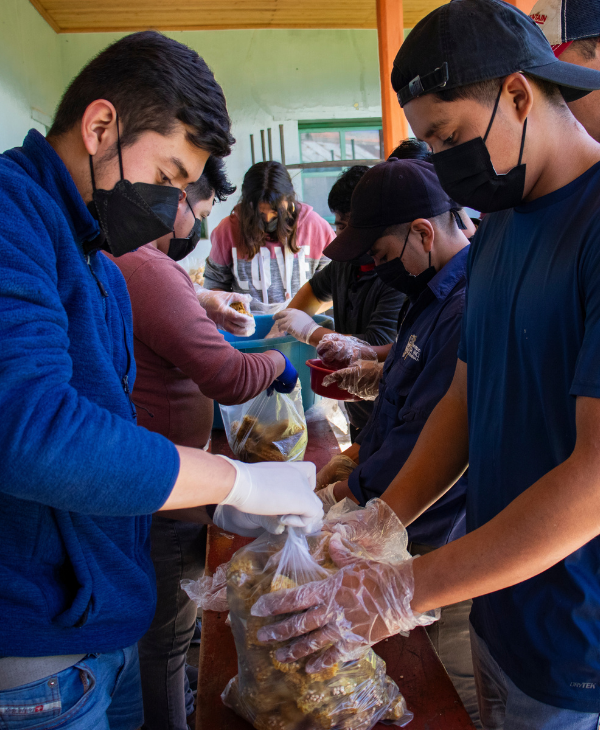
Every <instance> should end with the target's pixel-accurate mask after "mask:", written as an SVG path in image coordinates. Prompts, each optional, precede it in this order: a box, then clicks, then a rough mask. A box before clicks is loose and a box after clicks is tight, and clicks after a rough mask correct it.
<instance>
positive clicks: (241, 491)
mask: <svg viewBox="0 0 600 730" xmlns="http://www.w3.org/2000/svg"><path fill="white" fill-rule="evenodd" d="M217 458H219V459H224V460H225V461H227V462H229V463H230V464H232V465H233V466H234V468H235V470H236V473H237V474H236V479H235V482H234V485H233V488H232V489H231V491H230V492H229V494H228V495H227V497H226V498H225V499H224V500H222V501H221V505H224V506H225V505H230V506H231V507H235V508H236V509H238V510H239V511H240V512H247V513H248V514H251V515H268V516H276V517H278V519H279V522H280V523H281V524H283V525H291V526H292V527H298V528H300V529H301V530H303V531H304V532H306V533H311V532H315V531H316V530H318V529H319V528H320V527H321V524H322V522H323V505H322V503H321V500H320V499H319V498H318V497H317V496H316V495H315V493H314V489H315V479H316V474H315V465H314V464H312V463H310V462H309V461H300V462H294V463H285V464H280V463H278V462H277V463H275V462H262V463H259V464H244V463H242V462H241V461H234V460H233V459H228V458H227V457H226V456H220V455H218V456H217Z"/></svg>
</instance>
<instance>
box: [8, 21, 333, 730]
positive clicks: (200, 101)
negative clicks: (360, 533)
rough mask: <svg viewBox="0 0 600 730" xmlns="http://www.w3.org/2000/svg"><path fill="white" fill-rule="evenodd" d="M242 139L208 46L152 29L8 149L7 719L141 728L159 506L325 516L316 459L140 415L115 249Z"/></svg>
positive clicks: (243, 520) (122, 44) (159, 226)
mask: <svg viewBox="0 0 600 730" xmlns="http://www.w3.org/2000/svg"><path fill="white" fill-rule="evenodd" d="M233 141H234V140H233V138H232V137H231V134H230V120H229V117H228V114H227V109H226V105H225V99H224V97H223V93H222V90H221V88H220V87H219V85H218V84H217V83H216V81H215V79H214V77H213V75H212V73H211V72H210V70H209V69H208V67H207V66H206V64H205V63H204V61H203V60H202V59H201V58H200V57H199V56H198V55H197V54H196V53H195V52H193V51H191V50H190V49H189V48H187V47H186V46H183V45H181V44H179V43H177V42H175V41H172V40H170V39H168V38H165V37H164V36H162V35H160V34H158V33H154V32H147V33H138V34H134V35H132V36H128V37H126V38H123V39H121V40H120V41H117V42H116V43H115V44H113V45H112V46H110V47H109V48H108V49H106V50H105V51H104V52H103V53H101V54H100V55H99V56H98V57H97V58H95V59H94V60H93V61H92V62H91V63H90V64H88V66H87V67H86V68H85V69H84V70H83V71H82V72H81V74H80V75H79V76H78V77H77V78H76V79H75V80H74V81H73V82H72V84H71V86H70V87H69V89H68V90H67V92H66V94H65V96H64V98H63V100H62V102H61V104H60V106H59V109H58V111H57V115H56V118H55V120H54V124H53V127H52V129H51V130H50V133H49V135H48V139H47V140H46V139H44V138H43V137H42V136H41V135H40V134H39V133H37V132H36V131H31V132H30V133H29V134H28V135H27V137H26V139H25V141H24V144H23V146H22V147H21V148H18V149H13V150H9V151H8V152H6V153H5V154H4V155H2V156H0V373H1V375H0V412H1V413H2V425H1V426H0V453H1V454H2V459H1V460H0V615H1V616H2V621H1V622H0V725H1V726H3V727H4V726H5V727H12V725H11V723H12V722H15V721H18V722H19V727H29V725H27V724H25V723H26V722H27V720H28V719H29V718H30V717H31V723H32V724H31V726H32V727H33V726H35V727H50V726H52V727H54V726H56V727H58V726H60V727H61V728H77V730H87V729H88V728H89V729H90V730H91V729H92V728H94V729H97V728H109V727H110V728H111V730H115V729H118V730H133V729H134V728H137V727H139V725H140V724H141V722H142V716H141V692H140V683H139V671H138V665H137V652H136V649H135V644H136V642H137V640H138V639H139V638H140V637H141V636H142V635H143V634H144V632H145V631H146V629H147V628H148V626H149V625H150V622H151V620H152V616H153V614H154V607H155V593H156V590H155V584H154V572H153V569H152V563H151V561H150V552H149V540H148V533H149V527H150V519H151V518H150V515H151V513H152V512H155V511H157V510H160V509H166V510H174V509H175V510H177V509H180V510H185V509H186V508H193V507H196V506H199V505H207V504H218V505H219V506H218V507H217V513H218V515H220V517H219V524H221V525H224V526H226V527H227V528H228V529H233V530H235V529H238V528H241V529H250V527H249V526H250V525H253V526H254V529H256V530H258V529H260V528H261V527H266V528H267V529H274V527H276V526H277V523H279V518H278V515H279V514H282V513H285V514H288V513H290V512H293V513H296V515H297V516H299V517H300V518H301V520H302V521H303V524H305V525H306V526H307V529H309V528H310V527H311V525H312V524H314V522H315V521H318V520H319V517H320V514H319V513H320V503H319V506H318V507H316V506H315V502H317V503H318V502H319V500H318V499H317V498H316V497H315V496H314V494H312V488H313V487H314V478H313V479H312V480H311V473H310V467H307V466H304V467H303V469H302V468H300V467H298V466H296V467H294V466H292V465H279V466H276V465H270V464H268V465H254V466H252V467H250V468H249V467H248V466H246V465H240V464H237V463H234V462H230V461H228V460H226V459H224V458H222V457H217V456H211V455H209V454H206V453H204V452H202V451H200V450H196V449H191V448H186V447H178V446H175V445H174V444H172V443H170V442H169V441H168V440H167V439H165V438H163V437H162V436H160V435H158V434H155V433H151V432H149V431H147V430H145V429H142V428H140V427H138V426H137V425H136V418H135V407H134V404H133V403H132V401H131V395H130V391H131V388H132V386H133V380H134V378H135V363H134V361H133V355H132V353H133V346H132V323H131V307H130V304H129V298H128V295H127V289H126V286H125V282H124V280H123V278H122V276H121V274H120V272H119V271H118V269H117V267H116V266H115V265H114V264H113V263H112V262H110V261H109V260H108V259H107V258H106V257H105V256H102V255H99V250H100V249H101V248H105V249H107V250H109V251H111V252H112V253H113V254H115V255H122V254H125V253H127V251H129V250H132V249H134V248H136V247H137V246H139V245H142V244H145V243H148V242H150V241H152V240H154V239H155V238H157V237H158V235H159V234H160V235H164V234H165V233H166V232H168V231H169V230H173V224H174V220H175V215H176V212H177V206H178V202H179V199H180V191H181V190H183V189H184V188H185V187H186V186H187V184H188V183H190V182H191V181H194V180H196V179H197V178H198V177H199V176H200V174H201V173H202V169H203V167H204V163H205V161H206V159H207V158H208V156H209V155H211V154H213V155H215V156H218V157H223V156H225V155H227V154H229V152H230V148H231V144H232V143H233ZM86 203H87V205H86ZM280 365H281V366H280V367H279V373H280V375H279V377H278V380H277V381H276V387H278V388H280V389H282V390H285V389H286V388H288V387H289V386H290V384H291V382H290V381H292V380H294V378H293V376H292V377H291V378H288V377H287V376H286V370H287V367H286V369H285V370H284V365H285V363H284V362H283V361H282V363H280ZM256 467H258V469H256ZM313 469H314V467H313ZM282 485H285V486H282ZM288 487H289V489H288ZM238 508H239V509H238ZM217 513H215V521H217Z"/></svg>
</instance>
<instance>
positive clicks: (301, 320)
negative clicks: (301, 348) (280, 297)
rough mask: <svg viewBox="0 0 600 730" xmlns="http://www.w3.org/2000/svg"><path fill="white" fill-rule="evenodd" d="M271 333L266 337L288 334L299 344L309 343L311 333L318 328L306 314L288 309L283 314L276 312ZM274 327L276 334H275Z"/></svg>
mask: <svg viewBox="0 0 600 730" xmlns="http://www.w3.org/2000/svg"><path fill="white" fill-rule="evenodd" d="M273 321H274V322H275V324H274V325H273V327H272V329H271V331H270V332H269V334H268V335H267V336H268V337H281V336H282V335H283V334H284V333H286V332H287V333H288V335H291V336H292V337H295V338H296V339H297V340H299V341H300V342H305V343H306V344H308V343H309V340H310V336H311V335H312V333H313V332H314V331H315V330H316V329H318V328H319V325H318V324H317V323H316V322H315V320H314V319H313V318H312V317H311V316H310V315H309V314H306V312H303V311H302V310H300V309H291V308H290V307H288V308H287V309H284V310H283V312H278V313H277V314H276V315H275V316H274V317H273ZM275 326H277V333H276V334H275Z"/></svg>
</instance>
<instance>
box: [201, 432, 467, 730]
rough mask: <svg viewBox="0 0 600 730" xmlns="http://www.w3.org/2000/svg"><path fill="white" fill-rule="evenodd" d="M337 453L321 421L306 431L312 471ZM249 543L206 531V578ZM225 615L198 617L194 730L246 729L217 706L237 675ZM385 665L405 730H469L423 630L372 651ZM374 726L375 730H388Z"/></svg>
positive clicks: (221, 445) (216, 438)
mask: <svg viewBox="0 0 600 730" xmlns="http://www.w3.org/2000/svg"><path fill="white" fill-rule="evenodd" d="M212 452H213V453H221V454H225V455H230V454H231V452H230V451H229V447H228V446H227V440H226V438H225V434H224V432H222V431H214V432H213V441H212ZM335 453H338V447H337V442H336V440H335V436H334V435H333V433H332V432H331V429H330V428H329V425H328V423H327V422H326V421H322V422H317V423H311V424H309V428H308V448H307V451H306V457H305V458H306V459H307V460H310V461H314V463H315V464H316V465H317V469H320V468H321V467H322V466H324V465H325V464H326V463H327V461H329V459H330V458H331V456H332V455H333V454H335ZM249 542H250V539H248V538H244V537H239V536H232V535H228V534H227V533H224V532H223V531H221V530H219V529H218V528H216V527H209V530H208V550H207V555H206V573H207V575H212V574H213V573H214V571H215V570H216V569H217V568H218V566H219V565H221V564H222V563H225V562H227V561H228V560H229V559H230V558H231V556H232V555H233V553H234V552H235V551H236V550H239V549H240V548H241V547H243V546H244V545H247V544H248V543H249ZM226 618H227V614H225V613H216V612H215V611H204V614H203V617H202V642H201V644H200V664H199V671H200V673H199V677H200V681H199V682H198V710H197V714H196V718H197V719H196V730H249V729H250V727H251V726H250V725H249V724H248V723H247V722H246V721H245V720H242V718H240V717H238V716H237V715H236V714H235V713H233V712H232V711H231V710H229V709H228V708H227V707H225V706H224V705H223V703H222V702H221V693H222V691H223V690H224V689H225V685H226V684H227V682H228V681H229V680H230V679H231V678H232V677H234V676H235V675H236V674H237V654H236V651H235V644H234V641H233V636H232V634H231V630H230V629H229V627H228V626H226V625H225V619H226ZM374 649H375V651H376V652H377V654H379V656H380V657H381V658H382V659H384V660H385V662H386V663H387V672H388V674H389V676H390V677H392V679H394V680H395V682H396V683H397V684H398V686H399V688H400V691H401V692H402V694H403V695H404V697H405V698H406V702H407V704H408V708H409V709H410V710H411V711H412V712H414V714H415V719H414V720H413V721H412V722H411V723H410V724H409V725H408V730H468V729H469V728H473V727H474V725H473V724H472V722H471V720H470V718H469V716H468V714H467V712H466V710H465V709H464V707H463V705H462V703H461V701H460V699H459V697H458V695H457V693H456V690H455V689H454V686H453V685H452V682H451V681H450V678H449V677H448V675H447V674H446V670H445V669H444V667H443V665H442V663H441V662H440V660H439V659H438V657H437V654H436V653H435V651H434V649H433V646H432V645H431V642H430V641H429V637H428V636H427V633H426V631H425V629H423V628H417V629H415V630H414V631H412V632H411V633H410V636H409V637H408V638H404V637H402V636H394V637H392V638H391V639H387V640H386V641H382V642H381V643H379V644H377V645H376V646H375V647H374ZM389 727H390V726H389V725H381V724H378V725H376V730H385V728H387V730H389Z"/></svg>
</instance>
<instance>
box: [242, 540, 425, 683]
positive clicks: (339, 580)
mask: <svg viewBox="0 0 600 730" xmlns="http://www.w3.org/2000/svg"><path fill="white" fill-rule="evenodd" d="M329 554H330V556H331V558H332V560H333V561H334V563H335V564H336V566H337V567H338V568H339V571H338V572H337V573H335V574H333V575H332V576H330V577H329V578H326V579H325V580H323V581H316V582H313V583H307V584H306V585H303V586H300V587H298V588H293V589H291V590H287V591H277V592H276V593H272V594H269V595H265V596H261V597H260V598H259V600H258V601H257V602H256V603H255V604H254V606H253V608H252V614H253V615H255V616H278V615H281V614H287V613H292V612H298V611H302V613H296V615H294V616H292V617H291V618H287V619H285V620H284V621H281V622H279V623H276V624H272V625H270V626H264V627H263V628H261V629H260V630H259V632H258V638H259V640H260V641H264V642H280V641H288V640H290V639H293V641H291V642H290V643H289V644H288V645H287V646H284V647H281V648H279V649H278V650H277V651H276V653H275V656H276V658H277V659H278V660H279V661H282V662H293V661H297V660H298V659H301V658H302V657H305V656H309V655H311V654H315V653H316V652H320V653H319V654H317V655H316V656H314V657H312V658H311V659H310V660H309V661H308V663H307V665H306V671H307V672H309V673H312V672H318V671H320V670H322V669H324V668H326V667H331V666H333V665H334V664H336V663H337V662H341V661H350V660H352V659H357V658H358V657H360V656H361V655H362V654H363V653H364V651H365V649H366V648H367V647H369V646H373V645H374V644H376V643H377V642H379V641H381V640H382V639H385V638H387V637H388V636H393V635H394V634H397V633H398V632H400V631H410V630H411V629H412V628H414V627H415V626H419V625H421V626H422V625H427V624H430V623H432V622H433V621H434V620H435V619H434V617H432V616H425V615H415V614H413V612H412V610H411V608H410V602H411V599H412V594H413V576H412V559H409V560H407V561H405V562H403V563H401V564H395V565H392V564H390V563H384V562H377V561H375V560H370V559H368V558H361V557H358V556H357V555H356V553H354V552H352V550H351V549H350V548H349V547H347V546H346V545H344V544H343V543H342V539H341V537H340V536H339V535H334V536H333V537H332V538H331V541H330V543H329Z"/></svg>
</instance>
